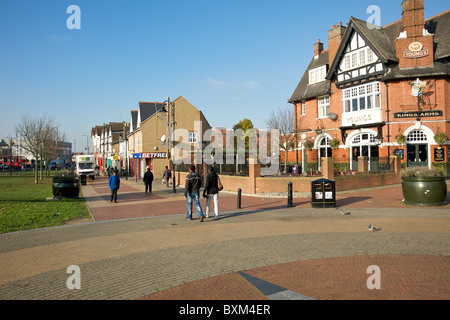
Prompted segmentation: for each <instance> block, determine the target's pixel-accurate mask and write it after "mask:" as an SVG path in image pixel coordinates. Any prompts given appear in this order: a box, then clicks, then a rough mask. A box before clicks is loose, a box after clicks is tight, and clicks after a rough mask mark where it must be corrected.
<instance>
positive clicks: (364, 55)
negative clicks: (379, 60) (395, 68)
mask: <svg viewBox="0 0 450 320" xmlns="http://www.w3.org/2000/svg"><path fill="white" fill-rule="evenodd" d="M375 57H376V56H375V53H374V52H373V51H372V49H370V47H368V46H366V47H364V48H361V49H357V50H354V51H350V52H348V53H346V54H345V55H344V63H343V64H342V71H347V70H352V69H356V68H359V67H362V66H366V65H369V64H372V63H374V62H375V61H376V58H375Z"/></svg>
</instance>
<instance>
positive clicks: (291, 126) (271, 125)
mask: <svg viewBox="0 0 450 320" xmlns="http://www.w3.org/2000/svg"><path fill="white" fill-rule="evenodd" d="M266 125H267V127H268V129H276V130H279V132H280V141H279V147H280V149H281V150H283V151H284V155H285V156H284V173H286V167H287V158H288V152H289V151H290V150H293V149H294V148H295V132H294V131H295V119H294V110H293V109H292V108H291V107H290V106H284V107H279V108H278V110H276V111H272V112H271V114H270V115H269V117H268V118H267V119H266Z"/></svg>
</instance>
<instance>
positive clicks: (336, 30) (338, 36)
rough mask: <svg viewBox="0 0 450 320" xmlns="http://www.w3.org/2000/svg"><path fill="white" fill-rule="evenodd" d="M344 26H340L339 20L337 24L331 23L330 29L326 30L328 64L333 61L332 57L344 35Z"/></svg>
mask: <svg viewBox="0 0 450 320" xmlns="http://www.w3.org/2000/svg"><path fill="white" fill-rule="evenodd" d="M345 29H346V27H344V26H342V22H339V23H338V25H337V26H335V25H333V26H332V28H331V30H329V31H328V57H329V61H330V64H332V63H333V60H334V57H335V56H336V53H337V51H338V48H339V45H340V44H341V41H342V38H343V37H344V33H345Z"/></svg>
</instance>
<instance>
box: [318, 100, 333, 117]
mask: <svg viewBox="0 0 450 320" xmlns="http://www.w3.org/2000/svg"><path fill="white" fill-rule="evenodd" d="M329 113H330V96H323V97H319V98H318V99H317V114H318V117H319V118H326V117H327V116H328V114H329Z"/></svg>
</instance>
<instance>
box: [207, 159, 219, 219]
mask: <svg viewBox="0 0 450 320" xmlns="http://www.w3.org/2000/svg"><path fill="white" fill-rule="evenodd" d="M203 198H206V206H205V216H206V218H209V212H210V204H211V200H212V201H213V202H214V217H215V219H216V220H217V219H219V176H218V175H217V173H216V172H215V171H214V167H212V166H211V167H210V168H209V173H208V175H207V176H206V181H205V188H204V189H203Z"/></svg>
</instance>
